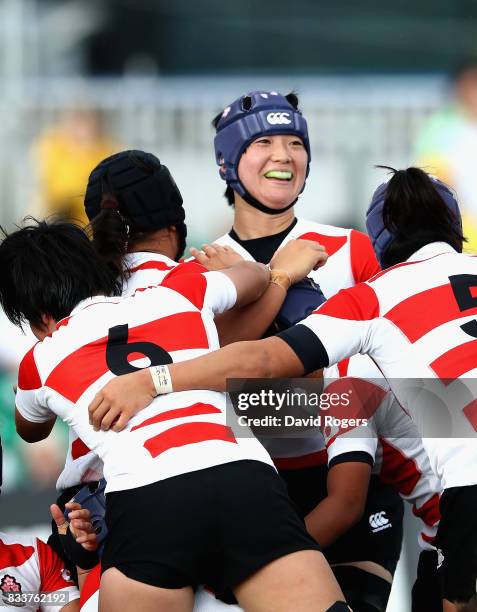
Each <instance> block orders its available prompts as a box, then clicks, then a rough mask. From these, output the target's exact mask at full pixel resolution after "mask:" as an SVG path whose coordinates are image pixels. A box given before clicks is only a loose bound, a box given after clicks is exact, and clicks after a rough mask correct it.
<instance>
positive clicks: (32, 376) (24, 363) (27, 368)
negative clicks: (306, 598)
mask: <svg viewBox="0 0 477 612" xmlns="http://www.w3.org/2000/svg"><path fill="white" fill-rule="evenodd" d="M40 346H41V342H36V343H35V344H34V345H33V346H32V347H31V348H30V349H29V350H28V351H27V352H26V353H25V355H24V356H23V359H22V360H21V362H20V365H19V367H18V386H19V388H20V389H23V390H24V391H29V390H32V389H38V388H40V387H41V385H42V382H41V377H40V373H39V370H38V366H37V355H36V353H37V349H38V348H39V347H40Z"/></svg>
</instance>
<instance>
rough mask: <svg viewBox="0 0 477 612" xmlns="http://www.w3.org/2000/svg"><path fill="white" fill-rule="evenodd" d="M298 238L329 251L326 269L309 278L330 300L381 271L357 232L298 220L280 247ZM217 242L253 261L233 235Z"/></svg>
mask: <svg viewBox="0 0 477 612" xmlns="http://www.w3.org/2000/svg"><path fill="white" fill-rule="evenodd" d="M297 238H302V239H306V240H314V241H316V242H319V243H320V244H321V245H323V246H324V247H325V249H326V251H327V253H328V261H327V262H326V265H324V266H323V267H321V268H319V269H318V270H312V271H311V272H310V274H309V275H308V276H310V278H312V279H313V280H314V281H316V282H317V283H318V284H319V285H320V288H321V290H322V291H323V294H324V295H325V297H327V298H329V297H331V296H332V295H334V294H335V293H337V292H338V291H339V290H340V289H344V288H346V287H352V286H353V285H356V284H357V283H361V282H363V281H367V280H368V279H369V278H371V277H372V276H374V275H375V274H376V273H377V272H379V271H380V267H379V264H378V261H377V259H376V255H375V254H374V251H373V247H372V246H371V242H370V240H369V238H368V236H367V235H366V234H363V233H362V232H358V231H357V230H354V229H344V228H342V227H335V226H333V225H323V224H322V223H316V222H315V221H307V220H306V219H300V218H298V219H297V223H296V225H295V227H293V229H292V230H291V231H290V233H289V234H287V236H286V237H285V239H284V240H283V242H282V244H281V245H280V247H283V246H285V244H286V243H287V242H288V241H289V240H294V239H297ZM214 242H216V243H217V244H222V245H227V246H230V247H232V248H233V249H234V250H235V251H237V253H239V254H240V255H242V257H243V258H244V259H248V260H251V259H253V257H252V256H251V255H250V253H248V252H247V251H246V250H245V249H244V248H243V247H242V246H241V245H240V244H239V243H238V242H236V241H235V240H234V239H233V238H232V237H231V236H229V234H225V235H224V236H221V237H220V238H218V239H217V240H214Z"/></svg>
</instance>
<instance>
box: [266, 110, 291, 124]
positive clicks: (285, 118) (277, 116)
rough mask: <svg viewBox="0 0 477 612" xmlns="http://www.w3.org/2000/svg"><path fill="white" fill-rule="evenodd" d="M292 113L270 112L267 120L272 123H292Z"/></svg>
mask: <svg viewBox="0 0 477 612" xmlns="http://www.w3.org/2000/svg"><path fill="white" fill-rule="evenodd" d="M289 117H290V113H268V115H267V121H268V123H270V125H284V124H288V123H291V120H290V119H289Z"/></svg>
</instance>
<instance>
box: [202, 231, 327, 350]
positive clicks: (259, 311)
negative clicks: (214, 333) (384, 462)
mask: <svg viewBox="0 0 477 612" xmlns="http://www.w3.org/2000/svg"><path fill="white" fill-rule="evenodd" d="M202 248H203V250H202V251H198V250H197V249H191V253H192V254H193V255H194V257H195V258H196V259H197V260H198V261H199V262H200V263H201V264H202V265H203V266H205V267H206V268H208V269H211V270H212V269H214V270H221V271H224V267H225V264H229V263H231V262H234V263H235V262H237V261H240V260H242V258H241V256H240V255H238V254H237V253H235V251H233V249H232V248H231V247H227V246H225V247H224V246H220V245H204V246H203V247H202ZM327 259H328V255H327V253H326V251H325V249H324V247H322V246H321V245H319V244H318V243H316V242H312V241H309V240H290V241H289V242H288V243H287V244H286V245H285V246H284V247H282V248H281V249H279V250H278V251H277V252H276V253H275V255H274V256H273V258H272V260H271V262H270V269H271V270H272V274H271V278H270V279H269V280H270V282H269V283H268V286H267V288H266V290H265V291H264V292H263V294H262V295H261V296H260V297H259V298H258V299H257V300H254V301H253V302H252V303H250V304H248V305H246V306H243V307H235V308H233V309H232V310H229V311H227V312H224V313H223V314H221V315H219V316H218V317H217V318H216V320H215V323H216V326H217V330H218V332H219V338H220V344H221V346H225V345H227V344H230V343H232V342H238V341H241V340H255V339H258V338H260V337H261V336H262V335H263V334H264V333H265V332H266V330H267V329H268V328H269V326H270V325H271V323H272V322H273V321H274V319H275V317H276V316H277V314H278V313H279V311H280V308H281V307H282V305H283V302H284V300H285V298H286V295H287V290H288V288H289V287H290V285H293V284H294V283H296V282H298V281H300V280H302V279H303V278H304V277H305V276H306V275H307V274H308V273H309V272H310V271H311V270H313V269H315V270H316V269H317V268H318V267H321V266H322V265H324V264H325V263H326V260H327Z"/></svg>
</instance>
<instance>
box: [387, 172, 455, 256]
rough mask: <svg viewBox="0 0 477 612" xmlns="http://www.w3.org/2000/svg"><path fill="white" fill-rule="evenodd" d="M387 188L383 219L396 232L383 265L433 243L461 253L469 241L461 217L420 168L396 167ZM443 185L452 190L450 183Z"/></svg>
mask: <svg viewBox="0 0 477 612" xmlns="http://www.w3.org/2000/svg"><path fill="white" fill-rule="evenodd" d="M376 167H377V168H384V169H386V170H390V171H391V172H392V173H393V176H392V178H391V179H390V180H389V182H388V184H387V188H386V197H385V200H384V205H383V221H384V226H385V227H386V229H387V230H389V231H390V232H392V233H393V234H395V235H396V237H395V239H394V240H393V242H392V243H391V244H390V245H389V247H388V248H387V249H386V251H385V252H384V254H383V262H382V263H383V267H385V268H387V267H389V266H393V265H395V264H397V263H399V262H402V261H405V260H406V259H408V258H409V257H410V256H411V255H412V254H413V253H415V252H416V251H417V250H419V249H420V248H421V247H423V246H424V245H426V244H429V243H430V242H447V243H448V244H450V245H451V246H452V247H453V248H454V249H455V250H456V251H458V252H459V253H460V252H462V244H463V242H464V240H465V238H464V236H463V234H462V228H461V225H460V219H457V218H456V215H454V214H453V212H452V211H451V210H450V208H449V207H448V206H447V205H446V203H445V202H444V200H443V199H442V197H441V195H440V194H439V192H438V191H437V189H436V187H435V183H434V182H433V181H432V180H431V178H430V177H429V176H428V174H426V173H425V172H424V171H423V170H421V169H420V168H413V167H411V168H407V169H406V170H395V169H394V168H390V167H389V166H376ZM441 184H442V186H443V187H444V188H446V189H448V190H449V193H451V190H450V188H449V187H447V185H444V184H443V183H441Z"/></svg>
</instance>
